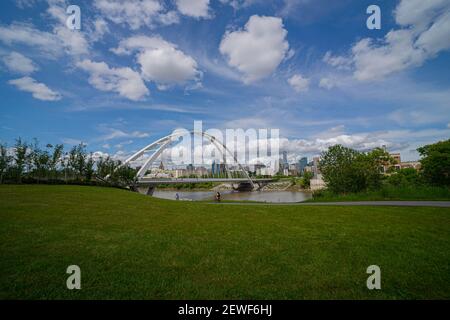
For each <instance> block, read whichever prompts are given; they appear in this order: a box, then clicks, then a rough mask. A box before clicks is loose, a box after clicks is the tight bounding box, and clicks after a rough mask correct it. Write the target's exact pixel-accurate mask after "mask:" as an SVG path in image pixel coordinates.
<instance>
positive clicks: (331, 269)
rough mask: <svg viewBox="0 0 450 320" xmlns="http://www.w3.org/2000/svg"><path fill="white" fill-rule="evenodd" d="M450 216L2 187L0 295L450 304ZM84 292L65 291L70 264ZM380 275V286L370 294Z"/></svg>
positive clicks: (441, 211) (444, 211)
mask: <svg viewBox="0 0 450 320" xmlns="http://www.w3.org/2000/svg"><path fill="white" fill-rule="evenodd" d="M449 227H450V209H449V208H431V207H430V208H428V207H424V208H417V207H408V208H400V207H372V206H368V207H342V206H333V207H330V206H311V205H301V206H300V205H279V206H274V205H272V206H270V205H251V206H250V205H249V206H244V205H242V206H238V205H228V204H216V205H212V204H207V203H202V202H179V201H167V200H162V199H156V198H153V197H148V196H144V195H140V194H137V193H133V192H129V191H124V190H119V189H113V188H99V187H80V186H0V250H1V252H2V259H1V260H0V268H1V270H2V272H3V276H2V277H1V278H0V298H1V299H449V298H450V287H449V286H448V283H449V282H450V273H449V272H448V261H449V259H450V256H449V252H450V235H449V233H448V230H449ZM72 264H76V265H78V266H80V268H81V273H82V278H81V279H82V290H67V289H66V287H65V283H66V279H67V276H68V275H67V274H66V273H65V271H66V269H67V266H68V265H72ZM372 264H376V265H379V266H380V267H381V272H382V277H381V279H382V290H368V289H367V287H366V280H367V277H368V275H367V273H366V269H367V267H368V266H369V265H372Z"/></svg>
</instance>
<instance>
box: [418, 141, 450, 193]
mask: <svg viewBox="0 0 450 320" xmlns="http://www.w3.org/2000/svg"><path fill="white" fill-rule="evenodd" d="M417 151H419V153H420V155H421V156H422V159H421V160H420V163H421V165H422V168H421V171H422V174H423V177H424V179H425V180H426V181H427V182H429V183H431V184H433V185H438V186H450V139H448V140H445V141H439V142H437V143H433V144H429V145H426V146H423V147H420V148H418V149H417Z"/></svg>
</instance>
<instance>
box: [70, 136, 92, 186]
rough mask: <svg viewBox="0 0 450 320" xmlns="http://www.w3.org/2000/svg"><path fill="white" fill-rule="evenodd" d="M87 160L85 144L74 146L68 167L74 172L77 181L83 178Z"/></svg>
mask: <svg viewBox="0 0 450 320" xmlns="http://www.w3.org/2000/svg"><path fill="white" fill-rule="evenodd" d="M86 158H87V153H86V146H85V145H84V144H83V143H80V144H79V145H77V146H74V147H73V148H72V149H71V150H70V151H69V159H68V166H69V168H70V169H71V170H73V172H74V173H75V176H76V178H77V179H80V178H82V177H83V175H84V171H85V165H86Z"/></svg>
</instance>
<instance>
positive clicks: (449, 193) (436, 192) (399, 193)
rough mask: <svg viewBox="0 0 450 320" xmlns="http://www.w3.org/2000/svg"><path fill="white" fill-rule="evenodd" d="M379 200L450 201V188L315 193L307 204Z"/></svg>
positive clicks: (427, 187)
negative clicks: (343, 193)
mask: <svg viewBox="0 0 450 320" xmlns="http://www.w3.org/2000/svg"><path fill="white" fill-rule="evenodd" d="M380 200H400V201H404V200H436V201H438V200H445V201H450V188H445V187H432V186H410V187H402V186H398V187H396V186H383V187H382V188H381V189H380V190H376V191H366V192H358V193H349V194H345V195H342V194H334V193H332V192H329V191H327V190H323V191H317V192H315V193H314V194H313V198H312V199H309V200H308V202H330V201H380Z"/></svg>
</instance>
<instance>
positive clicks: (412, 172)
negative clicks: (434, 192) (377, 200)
mask: <svg viewBox="0 0 450 320" xmlns="http://www.w3.org/2000/svg"><path fill="white" fill-rule="evenodd" d="M387 182H388V183H389V184H390V185H393V186H396V187H398V186H417V185H420V184H421V183H422V181H421V176H420V175H419V173H418V172H417V170H416V169H413V168H404V169H399V170H397V171H395V172H394V173H392V174H391V175H390V176H389V177H388V178H387Z"/></svg>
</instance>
